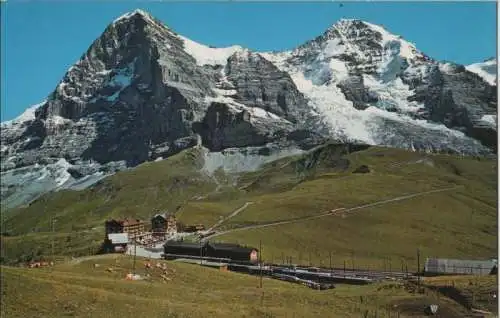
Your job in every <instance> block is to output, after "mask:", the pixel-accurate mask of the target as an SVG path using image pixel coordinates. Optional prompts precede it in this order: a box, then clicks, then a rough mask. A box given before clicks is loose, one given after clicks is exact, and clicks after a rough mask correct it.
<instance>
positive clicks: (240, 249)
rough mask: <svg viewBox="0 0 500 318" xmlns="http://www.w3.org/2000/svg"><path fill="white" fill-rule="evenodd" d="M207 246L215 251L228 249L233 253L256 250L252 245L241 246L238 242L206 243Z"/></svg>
mask: <svg viewBox="0 0 500 318" xmlns="http://www.w3.org/2000/svg"><path fill="white" fill-rule="evenodd" d="M207 245H208V246H210V247H212V248H213V249H214V250H216V251H228V252H235V253H245V254H246V253H251V252H252V251H258V250H257V249H256V248H253V247H246V246H241V245H239V244H233V243H207Z"/></svg>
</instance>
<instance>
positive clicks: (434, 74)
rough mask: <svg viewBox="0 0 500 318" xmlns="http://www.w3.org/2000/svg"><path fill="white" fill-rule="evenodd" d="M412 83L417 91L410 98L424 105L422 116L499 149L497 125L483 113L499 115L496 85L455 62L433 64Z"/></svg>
mask: <svg viewBox="0 0 500 318" xmlns="http://www.w3.org/2000/svg"><path fill="white" fill-rule="evenodd" d="M410 85H411V86H413V87H414V88H415V94H414V95H412V96H410V97H408V99H409V100H410V101H413V100H414V101H417V102H420V103H423V104H424V106H425V113H424V115H423V116H422V118H424V119H428V120H431V121H434V122H441V123H443V124H444V125H445V126H446V127H449V128H453V129H456V130H460V131H463V132H464V133H466V134H467V135H468V136H470V137H472V138H475V139H477V140H479V141H480V142H481V143H482V144H484V145H485V146H487V147H490V148H492V149H494V150H495V149H496V144H497V142H496V139H497V133H496V127H494V126H492V125H489V124H488V122H485V121H484V120H482V118H483V116H496V107H497V100H496V96H497V87H496V86H491V85H489V84H488V83H487V82H486V81H484V80H483V79H482V78H481V77H479V76H478V75H476V74H474V73H472V72H469V71H467V70H466V69H465V67H464V66H462V65H453V64H444V65H434V66H433V67H432V69H431V70H430V72H429V73H428V74H427V75H426V77H425V78H423V79H422V80H421V81H418V82H410Z"/></svg>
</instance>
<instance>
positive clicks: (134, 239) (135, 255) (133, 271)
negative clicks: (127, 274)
mask: <svg viewBox="0 0 500 318" xmlns="http://www.w3.org/2000/svg"><path fill="white" fill-rule="evenodd" d="M132 240H133V242H134V261H133V265H132V266H133V267H132V274H134V275H135V261H136V258H137V240H136V238H135V236H134V238H133V239H132Z"/></svg>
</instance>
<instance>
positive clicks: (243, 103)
mask: <svg viewBox="0 0 500 318" xmlns="http://www.w3.org/2000/svg"><path fill="white" fill-rule="evenodd" d="M488 63H489V64H488V67H489V68H488V70H489V69H490V68H491V67H490V64H491V63H490V62H488ZM495 65H496V64H495ZM478 67H479V66H478ZM476 68H477V67H476ZM482 70H483V68H481V71H482ZM478 72H479V71H478ZM479 73H480V72H479ZM479 73H478V74H479ZM481 74H482V73H481ZM496 105H497V100H496V86H493V85H491V81H490V82H488V81H484V80H483V79H482V77H480V76H479V75H476V74H474V73H471V72H470V71H467V70H466V69H465V67H463V66H459V65H454V64H449V63H438V62H436V61H434V60H432V59H431V58H429V57H427V56H426V55H425V54H423V53H422V52H419V51H418V50H417V49H416V48H415V47H414V45H412V44H410V43H408V42H406V41H404V40H403V39H401V38H400V37H397V36H394V35H392V34H390V33H388V32H387V31H385V30H384V29H383V28H381V27H379V26H375V25H372V24H370V23H367V22H363V21H359V20H341V21H339V22H338V23H337V24H335V25H333V26H332V27H330V28H329V29H328V30H327V31H326V32H325V33H324V34H323V35H321V36H319V37H317V38H316V39H314V40H311V41H309V42H307V43H305V44H304V45H301V46H299V47H298V48H297V49H295V50H292V51H289V52H280V53H257V52H251V51H250V50H247V49H243V48H241V47H239V46H233V47H229V48H209V47H206V46H204V45H201V44H198V43H196V42H193V41H191V40H189V39H187V38H184V37H182V36H180V35H177V34H176V33H175V32H173V31H172V30H170V29H169V28H167V27H166V26H164V25H163V24H162V23H161V22H160V21H158V20H156V19H155V18H153V17H152V16H150V15H149V14H147V13H145V12H143V11H140V10H136V11H134V12H131V13H128V14H126V15H124V16H122V17H120V18H118V19H117V20H115V21H114V22H113V23H112V24H110V25H109V26H108V27H107V28H106V29H105V31H104V33H103V34H102V35H101V36H100V37H99V38H98V39H97V40H96V41H95V42H94V43H92V45H91V46H90V47H89V49H88V50H87V52H85V54H83V55H82V57H81V59H80V60H79V61H78V62H77V63H76V64H75V65H73V66H72V67H71V68H70V69H69V70H68V71H67V73H66V74H65V76H64V78H63V79H62V80H61V82H60V83H59V84H58V85H57V87H56V89H55V90H54V91H53V92H52V93H51V94H50V95H49V96H48V97H47V99H46V101H44V102H43V103H41V104H40V105H36V106H35V107H33V108H31V109H29V110H27V111H26V113H25V114H23V115H22V116H21V117H19V118H18V119H16V120H13V121H11V122H6V123H2V126H1V129H2V134H1V148H0V153H1V155H2V160H1V165H2V198H6V197H9V198H13V199H12V200H11V202H22V201H23V200H26V198H28V197H29V198H33V197H36V195H37V193H43V192H44V191H49V190H52V189H59V188H68V187H70V188H71V187H75V188H82V187H85V186H89V185H91V184H92V182H95V181H96V180H99V178H102V177H103V176H105V175H108V174H110V173H114V172H115V171H117V170H121V169H124V168H126V167H133V166H136V165H138V164H140V163H142V162H145V161H149V160H156V159H158V158H165V157H168V156H171V155H173V154H175V153H177V152H179V151H181V150H183V149H186V148H189V147H193V146H199V145H203V146H205V147H206V148H208V149H209V150H211V151H221V150H224V149H227V148H235V147H240V148H242V147H249V146H252V147H262V149H263V151H264V152H266V151H267V152H268V151H269V149H275V147H274V148H273V147H271V146H269V145H270V144H274V145H279V146H280V147H281V146H283V147H285V146H286V147H292V148H293V149H294V150H293V151H296V149H310V148H312V147H314V146H316V145H318V144H320V143H323V142H325V141H326V140H328V139H337V140H340V141H343V142H362V143H366V144H376V145H388V146H395V147H403V148H408V149H415V150H426V151H448V152H452V153H467V154H487V153H491V152H492V150H495V149H496V124H495V118H496V107H497V106H496ZM252 151H254V152H255V151H257V152H259V151H258V150H252ZM272 151H275V150H272ZM259 160H260V159H259ZM19 175H23V176H25V179H24V180H25V181H23V182H19V180H20V179H18V176H19ZM44 178H51V179H50V180H51V181H50V182H45V181H43V184H42V183H40V184H37V183H36V182H38V181H37V180H42V179H43V180H45V179H44ZM47 180H48V179H47ZM28 183H29V184H30V188H29V189H30V190H29V195H23V196H16V195H17V194H15V193H17V192H19V191H21V190H19V191H17V190H16V189H23V187H25V184H28ZM16 191H17V192H16ZM21 197H22V198H21ZM23 198H24V199H23Z"/></svg>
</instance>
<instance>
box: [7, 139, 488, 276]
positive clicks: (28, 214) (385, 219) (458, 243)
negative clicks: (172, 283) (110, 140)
mask: <svg viewBox="0 0 500 318" xmlns="http://www.w3.org/2000/svg"><path fill="white" fill-rule="evenodd" d="M202 160H203V159H202V156H201V155H200V153H199V152H198V151H197V150H189V151H185V152H182V153H180V154H178V155H176V156H174V157H172V158H169V159H167V160H164V161H161V162H154V163H147V164H144V165H141V166H139V167H137V168H135V169H133V170H131V171H126V172H121V173H118V174H116V175H114V176H112V177H111V178H108V179H105V180H104V181H103V182H102V183H101V184H100V185H99V186H97V187H95V188H93V189H88V190H85V191H81V192H70V191H66V192H59V193H55V194H51V195H47V196H45V197H43V198H41V199H40V200H38V201H36V202H34V203H33V204H31V206H29V207H26V208H22V209H18V210H16V211H11V212H10V213H8V214H9V215H10V216H9V217H7V219H6V220H4V222H3V224H2V225H3V226H4V230H7V231H9V232H11V233H12V234H13V235H15V236H13V237H9V238H3V239H2V242H1V243H2V247H3V248H4V249H5V252H4V255H3V257H4V260H8V261H14V260H16V259H18V258H19V257H20V256H22V255H24V253H25V252H26V251H29V246H30V243H28V242H29V241H30V240H31V241H34V239H33V238H39V240H40V242H42V243H43V244H40V245H43V246H48V245H50V242H51V240H52V235H51V234H50V233H48V232H50V220H51V218H52V217H57V220H58V221H57V223H56V231H57V232H58V233H56V234H54V238H55V241H56V248H55V249H56V254H70V255H73V254H75V255H80V254H81V253H83V251H85V250H88V249H89V247H92V246H94V245H95V244H96V242H97V241H98V240H100V239H101V238H102V236H103V234H104V233H103V228H102V224H103V221H104V220H105V219H107V218H109V217H124V216H134V217H135V216H137V217H142V218H146V219H148V218H149V217H150V216H151V215H152V214H153V213H154V210H155V209H169V210H170V211H176V213H177V215H178V218H179V220H180V221H182V222H184V223H203V224H205V225H206V226H207V227H208V226H210V225H212V224H214V223H215V222H216V221H217V220H219V219H220V218H221V217H224V216H227V215H228V214H230V213H231V212H232V211H234V210H235V209H237V208H238V207H240V206H242V205H243V204H244V203H245V202H252V203H253V204H251V205H249V206H248V207H247V208H246V209H245V210H243V211H241V212H240V213H239V214H238V215H236V216H234V217H233V218H231V219H229V220H227V221H226V222H224V223H223V224H222V225H221V226H220V229H223V230H231V229H235V228H238V227H244V226H249V225H258V224H262V223H269V222H276V221H280V220H281V221H286V220H290V219H294V218H305V217H310V216H315V215H319V214H321V213H323V212H325V211H328V210H332V209H336V208H352V207H356V206H360V205H364V204H370V203H373V202H377V201H381V200H387V199H392V198H395V197H399V196H403V195H407V194H412V193H418V192H422V191H428V190H434V189H443V188H451V187H454V189H452V190H450V191H446V192H439V193H433V194H427V195H425V196H419V197H414V198H410V199H406V200H401V201H396V202H391V203H385V204H382V205H378V206H372V207H367V208H364V209H358V210H354V211H352V212H349V213H346V214H344V215H342V214H340V215H335V216H326V217H322V218H318V219H315V220H309V221H303V222H297V223H293V224H285V225H279V226H275V227H267V228H260V229H247V230H242V231H236V232H229V233H227V234H225V235H223V236H219V237H216V238H215V240H218V241H238V242H241V243H244V244H248V245H254V246H258V244H259V241H262V245H263V256H264V259H267V260H271V259H273V260H275V261H278V260H279V259H281V255H282V254H284V255H286V256H292V257H293V260H294V261H297V260H300V261H301V262H303V263H308V262H309V253H310V254H311V256H310V257H311V261H312V262H313V263H315V264H317V265H319V264H320V262H321V263H322V264H323V265H324V264H325V263H327V262H329V254H330V252H331V253H332V257H333V262H334V264H336V265H337V266H340V265H342V264H343V262H344V261H347V262H348V264H351V263H353V262H354V266H355V267H359V266H370V267H376V268H383V267H388V265H384V264H386V263H387V262H388V261H386V259H390V263H391V267H392V268H398V269H400V268H401V261H402V260H403V262H406V263H407V264H408V267H409V268H410V269H411V268H413V267H415V265H416V264H415V263H416V262H415V260H414V258H415V254H416V249H417V248H420V249H421V250H422V257H423V258H425V257H426V256H439V257H467V258H490V257H492V256H493V255H496V235H497V233H496V224H497V213H496V204H497V202H496V200H497V188H496V187H497V173H496V169H497V167H496V161H494V160H487V159H481V160H479V159H475V158H469V157H457V156H448V155H428V154H422V153H415V152H408V151H404V150H400V149H389V148H381V147H362V146H347V145H327V146H324V147H319V148H318V149H316V150H313V151H311V152H310V153H308V154H305V155H300V156H295V157H289V158H285V159H281V160H278V161H275V162H273V163H270V164H267V165H265V166H264V167H262V169H260V170H259V171H257V172H252V173H244V174H240V175H237V176H234V175H233V176H229V175H224V174H223V173H221V172H219V173H217V180H218V181H217V182H216V181H215V180H214V178H210V177H208V176H206V175H204V174H203V173H200V172H199V169H200V167H201V165H202ZM362 165H366V166H368V168H369V169H370V172H369V173H365V174H358V173H353V171H354V170H356V169H357V168H358V167H360V166H362ZM235 180H236V181H237V183H236V184H234V182H235ZM217 183H219V186H217ZM217 188H218V191H217V192H216V191H215V190H216V189H217ZM92 228H95V229H94V230H92ZM33 229H39V230H40V231H41V232H43V233H37V232H35V233H32V232H31V231H32V230H33ZM84 231H87V232H84ZM29 233H31V234H29ZM64 233H72V235H77V234H76V233H80V234H78V235H81V236H82V237H85V239H79V240H78V239H76V242H80V243H75V244H76V245H74V246H71V247H66V246H67V243H66V241H65V240H67V238H66V236H67V235H66V236H65V235H64ZM84 233H87V234H84ZM70 240H71V239H70ZM23 244H24V245H25V246H27V248H26V250H23V251H20V250H19V249H17V248H16V246H17V245H23ZM65 244H66V245H65ZM78 244H79V246H77V245H78ZM33 248H34V247H33ZM37 248H38V247H37ZM40 249H42V250H41V251H40V253H41V254H42V255H43V254H45V255H46V254H47V253H50V249H47V248H42V247H40ZM350 266H352V264H351V265H350Z"/></svg>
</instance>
